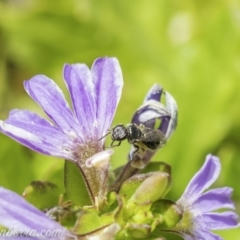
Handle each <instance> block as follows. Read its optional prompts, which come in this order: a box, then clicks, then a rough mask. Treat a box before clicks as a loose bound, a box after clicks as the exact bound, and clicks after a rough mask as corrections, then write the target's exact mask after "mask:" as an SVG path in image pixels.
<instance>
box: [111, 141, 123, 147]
mask: <svg viewBox="0 0 240 240" xmlns="http://www.w3.org/2000/svg"><path fill="white" fill-rule="evenodd" d="M121 142H122V141H119V142H118V143H117V144H115V145H114V144H113V143H114V141H112V143H111V147H118V146H120V145H121Z"/></svg>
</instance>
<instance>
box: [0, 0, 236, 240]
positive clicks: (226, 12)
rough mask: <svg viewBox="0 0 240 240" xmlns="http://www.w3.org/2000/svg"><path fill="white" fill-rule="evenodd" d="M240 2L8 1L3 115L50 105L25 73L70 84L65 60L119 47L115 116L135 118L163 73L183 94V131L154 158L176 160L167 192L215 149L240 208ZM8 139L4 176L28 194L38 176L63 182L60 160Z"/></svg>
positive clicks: (1, 30)
mask: <svg viewBox="0 0 240 240" xmlns="http://www.w3.org/2000/svg"><path fill="white" fill-rule="evenodd" d="M239 10H240V7H239V3H238V2H237V1H234V0H223V1H220V2H219V1H214V0H212V1H184V0H180V1H168V0H163V1H158V0H152V1H151V2H149V1H144V0H132V1H120V0H117V1H106V0H105V1H97V0H90V1H87V0H80V1H74V0H70V1H57V0H52V1H48V0H41V1H40V0H35V1H27V0H22V1H0V46H1V47H0V118H1V119H5V118H6V117H7V114H8V112H9V110H10V109H13V108H24V109H30V110H32V111H35V112H38V113H40V114H43V113H42V112H41V111H40V109H39V107H37V106H36V104H35V103H33V101H32V100H30V99H29V98H28V97H27V95H26V93H25V92H24V91H23V87H22V82H23V80H25V79H30V78H31V77H32V76H33V75H35V74H38V73H42V74H45V75H48V76H49V77H51V78H53V79H54V80H56V82H57V83H58V84H59V85H60V86H63V82H62V80H61V71H62V66H63V64H64V63H65V62H69V63H73V62H86V63H88V64H90V63H91V62H92V61H93V60H94V59H95V58H96V57H99V56H106V55H108V56H116V57H117V58H118V59H119V61H120V64H121V66H122V70H123V75H124V79H125V88H124V90H123V96H122V99H121V102H120V105H119V108H118V111H117V115H116V118H115V119H114V124H117V123H120V122H122V123H128V122H130V119H131V116H132V113H133V112H134V111H135V110H136V108H137V107H138V106H139V105H140V104H141V102H142V101H143V97H144V96H145V94H146V90H147V89H149V88H150V87H151V86H152V84H153V83H155V82H158V83H160V84H162V85H163V87H164V89H165V90H167V91H169V92H170V93H171V94H172V95H173V96H174V98H175V99H176V101H177V103H178V106H179V122H178V127H177V131H176V132H175V133H174V135H173V137H172V139H171V140H170V141H169V143H168V144H167V145H166V146H165V147H164V149H163V150H161V152H159V153H158V154H157V155H156V156H155V157H154V159H155V160H156V161H166V162H167V163H169V164H170V165H171V167H172V177H173V189H172V191H171V192H170V195H169V196H168V197H169V198H171V199H173V200H176V199H178V198H179V196H180V195H181V193H182V192H183V190H184V188H185V187H186V184H187V183H188V181H189V179H190V178H191V177H192V176H193V174H194V173H195V172H196V171H197V169H198V168H199V167H200V166H201V164H202V162H203V160H204V157H205V155H206V154H207V153H209V152H211V153H213V154H215V155H218V156H219V157H220V159H221V162H222V166H223V170H222V173H221V176H220V178H219V180H218V181H217V182H216V183H215V186H216V187H220V186H225V185H228V186H231V187H233V188H234V195H233V197H234V200H235V202H236V204H237V206H238V208H237V212H238V213H239V214H240V207H239V206H240V188H239V172H240V164H239V161H240V150H239V145H240V134H239V133H240V111H239V108H240V94H239V93H240V92H239V89H240V81H239V76H240V70H239V69H240V68H239V65H240V58H239V55H240V49H239V47H238V45H239V41H240V31H239V26H240V21H239V17H238V12H239ZM0 143H1V151H0V166H1V168H0V185H2V186H5V187H7V188H10V189H12V190H15V191H17V192H19V193H21V192H22V191H23V189H24V188H25V186H27V185H28V184H29V182H31V181H32V180H45V181H50V179H52V178H53V179H54V182H56V183H60V184H61V181H62V180H61V179H62V175H61V174H60V171H61V170H60V168H59V166H60V165H58V163H57V164H56V162H57V161H56V159H54V158H50V157H45V156H42V155H39V157H38V158H39V160H37V161H36V160H35V159H36V157H35V156H34V155H35V154H36V153H33V152H31V151H29V150H26V149H25V148H24V147H22V146H20V145H17V144H16V143H14V142H13V141H11V140H9V139H7V138H6V137H5V136H0ZM128 150H129V146H128V144H127V143H123V144H122V145H121V147H120V148H118V149H116V150H115V154H114V155H113V160H112V164H113V167H117V166H120V165H122V164H123V163H125V162H126V156H127V152H128ZM40 160H41V161H40ZM34 161H35V162H34ZM59 161H62V160H59ZM61 166H62V165H61ZM44 171H45V172H47V173H48V174H44ZM239 231H240V230H235V231H234V230H233V231H232V232H231V231H227V232H226V233H224V239H235V238H236V236H239V234H240V232H239ZM220 234H221V233H220ZM171 239H172V238H171Z"/></svg>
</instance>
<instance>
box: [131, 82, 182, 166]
mask: <svg viewBox="0 0 240 240" xmlns="http://www.w3.org/2000/svg"><path fill="white" fill-rule="evenodd" d="M163 94H164V95H165V100H166V105H164V104H163V103H161V98H162V95H163ZM157 120H159V122H160V124H159V125H158V126H156V124H157V123H158V122H157ZM177 120H178V107H177V103H176V101H175V99H174V98H173V97H172V96H171V94H170V93H168V92H164V91H163V88H162V87H161V86H160V85H159V84H154V85H153V86H152V88H151V89H150V90H149V91H148V93H147V95H146V97H145V99H144V102H143V104H142V105H141V106H140V107H139V108H138V109H137V111H136V112H135V114H134V115H133V118H132V123H136V124H138V125H140V124H144V126H145V127H148V128H152V129H154V128H157V129H159V130H160V131H161V132H162V133H163V135H164V136H165V141H168V140H169V138H170V137H171V136H172V134H173V132H174V130H175V129H176V127H177ZM157 150H159V149H156V151H149V150H146V151H145V152H143V153H141V154H134V152H135V149H134V147H132V149H131V151H130V153H129V159H130V160H132V161H133V162H132V165H134V161H135V162H139V161H142V162H143V166H141V164H140V166H141V167H144V166H145V165H146V164H147V163H148V162H149V161H150V160H151V158H152V156H153V155H154V154H155V153H156V152H157ZM138 164H139V163H138Z"/></svg>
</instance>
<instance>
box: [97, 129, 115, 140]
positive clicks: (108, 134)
mask: <svg viewBox="0 0 240 240" xmlns="http://www.w3.org/2000/svg"><path fill="white" fill-rule="evenodd" d="M111 132H112V131H108V133H107V134H105V135H104V136H102V137H101V138H99V139H98V141H100V140H102V139H103V138H105V137H106V136H107V135H109V134H110V133H111Z"/></svg>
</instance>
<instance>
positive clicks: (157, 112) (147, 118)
mask: <svg viewBox="0 0 240 240" xmlns="http://www.w3.org/2000/svg"><path fill="white" fill-rule="evenodd" d="M162 118H166V119H168V121H169V120H170V114H169V113H168V112H167V110H166V107H165V106H164V105H163V104H162V103H160V102H157V101H155V100H149V101H147V102H146V103H144V104H143V105H141V106H140V108H138V109H137V111H136V112H135V114H134V115H133V118H132V123H136V124H138V125H140V124H141V123H143V124H144V125H145V126H146V127H148V128H154V125H155V122H156V119H162Z"/></svg>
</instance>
